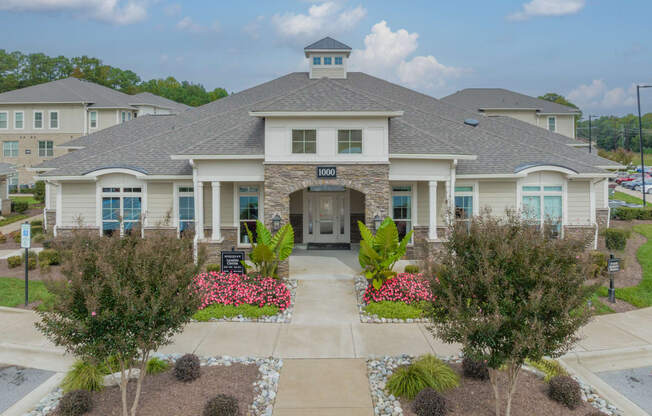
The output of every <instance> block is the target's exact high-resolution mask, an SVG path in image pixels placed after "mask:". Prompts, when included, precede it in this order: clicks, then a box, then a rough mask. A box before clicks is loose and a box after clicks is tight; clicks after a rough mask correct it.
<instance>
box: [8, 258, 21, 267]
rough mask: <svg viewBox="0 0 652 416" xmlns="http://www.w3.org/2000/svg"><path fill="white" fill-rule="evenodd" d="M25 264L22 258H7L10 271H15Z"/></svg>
mask: <svg viewBox="0 0 652 416" xmlns="http://www.w3.org/2000/svg"><path fill="white" fill-rule="evenodd" d="M21 264H23V258H22V257H21V256H11V257H7V266H8V267H9V268H10V269H15V268H16V267H19V266H20V265H21Z"/></svg>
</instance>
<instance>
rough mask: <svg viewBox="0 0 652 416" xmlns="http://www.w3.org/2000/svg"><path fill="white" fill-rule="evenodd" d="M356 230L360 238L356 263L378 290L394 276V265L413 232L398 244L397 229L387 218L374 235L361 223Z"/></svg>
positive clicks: (404, 250)
mask: <svg viewBox="0 0 652 416" xmlns="http://www.w3.org/2000/svg"><path fill="white" fill-rule="evenodd" d="M358 228H359V229H360V236H361V237H362V240H360V253H359V254H358V261H359V262H360V266H361V267H362V268H363V269H364V273H365V277H366V278H367V280H368V281H369V282H370V283H371V284H373V286H374V288H375V289H376V290H378V289H380V287H381V286H382V285H383V283H385V281H387V280H388V279H390V278H392V277H394V276H396V272H395V271H394V265H395V264H396V262H397V261H399V260H400V259H401V257H403V256H404V255H405V252H406V251H407V245H408V243H409V242H410V238H412V232H413V231H412V230H410V232H409V233H407V234H406V235H405V237H403V239H402V240H401V241H400V242H399V238H398V229H397V228H396V224H395V223H394V221H393V220H392V219H391V218H389V217H387V218H385V219H384V220H383V222H382V223H381V224H380V227H378V230H376V235H374V234H373V233H372V232H371V231H370V230H369V229H368V228H367V227H366V226H365V225H364V224H363V223H362V222H361V221H358Z"/></svg>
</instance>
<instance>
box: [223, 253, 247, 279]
mask: <svg viewBox="0 0 652 416" xmlns="http://www.w3.org/2000/svg"><path fill="white" fill-rule="evenodd" d="M221 254H222V263H221V264H220V271H222V272H224V273H236V274H245V268H244V265H243V264H242V262H244V259H245V252H244V251H223V252H222V253H221Z"/></svg>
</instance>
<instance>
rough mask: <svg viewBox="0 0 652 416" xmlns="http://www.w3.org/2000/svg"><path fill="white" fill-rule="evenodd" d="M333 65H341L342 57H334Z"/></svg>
mask: <svg viewBox="0 0 652 416" xmlns="http://www.w3.org/2000/svg"><path fill="white" fill-rule="evenodd" d="M335 65H342V57H341V56H336V57H335Z"/></svg>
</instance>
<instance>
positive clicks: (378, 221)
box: [374, 214, 381, 230]
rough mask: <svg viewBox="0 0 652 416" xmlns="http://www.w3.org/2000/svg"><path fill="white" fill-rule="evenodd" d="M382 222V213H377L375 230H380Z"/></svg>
mask: <svg viewBox="0 0 652 416" xmlns="http://www.w3.org/2000/svg"><path fill="white" fill-rule="evenodd" d="M380 223H381V219H380V215H378V214H376V216H375V217H374V230H378V229H379V228H380Z"/></svg>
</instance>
